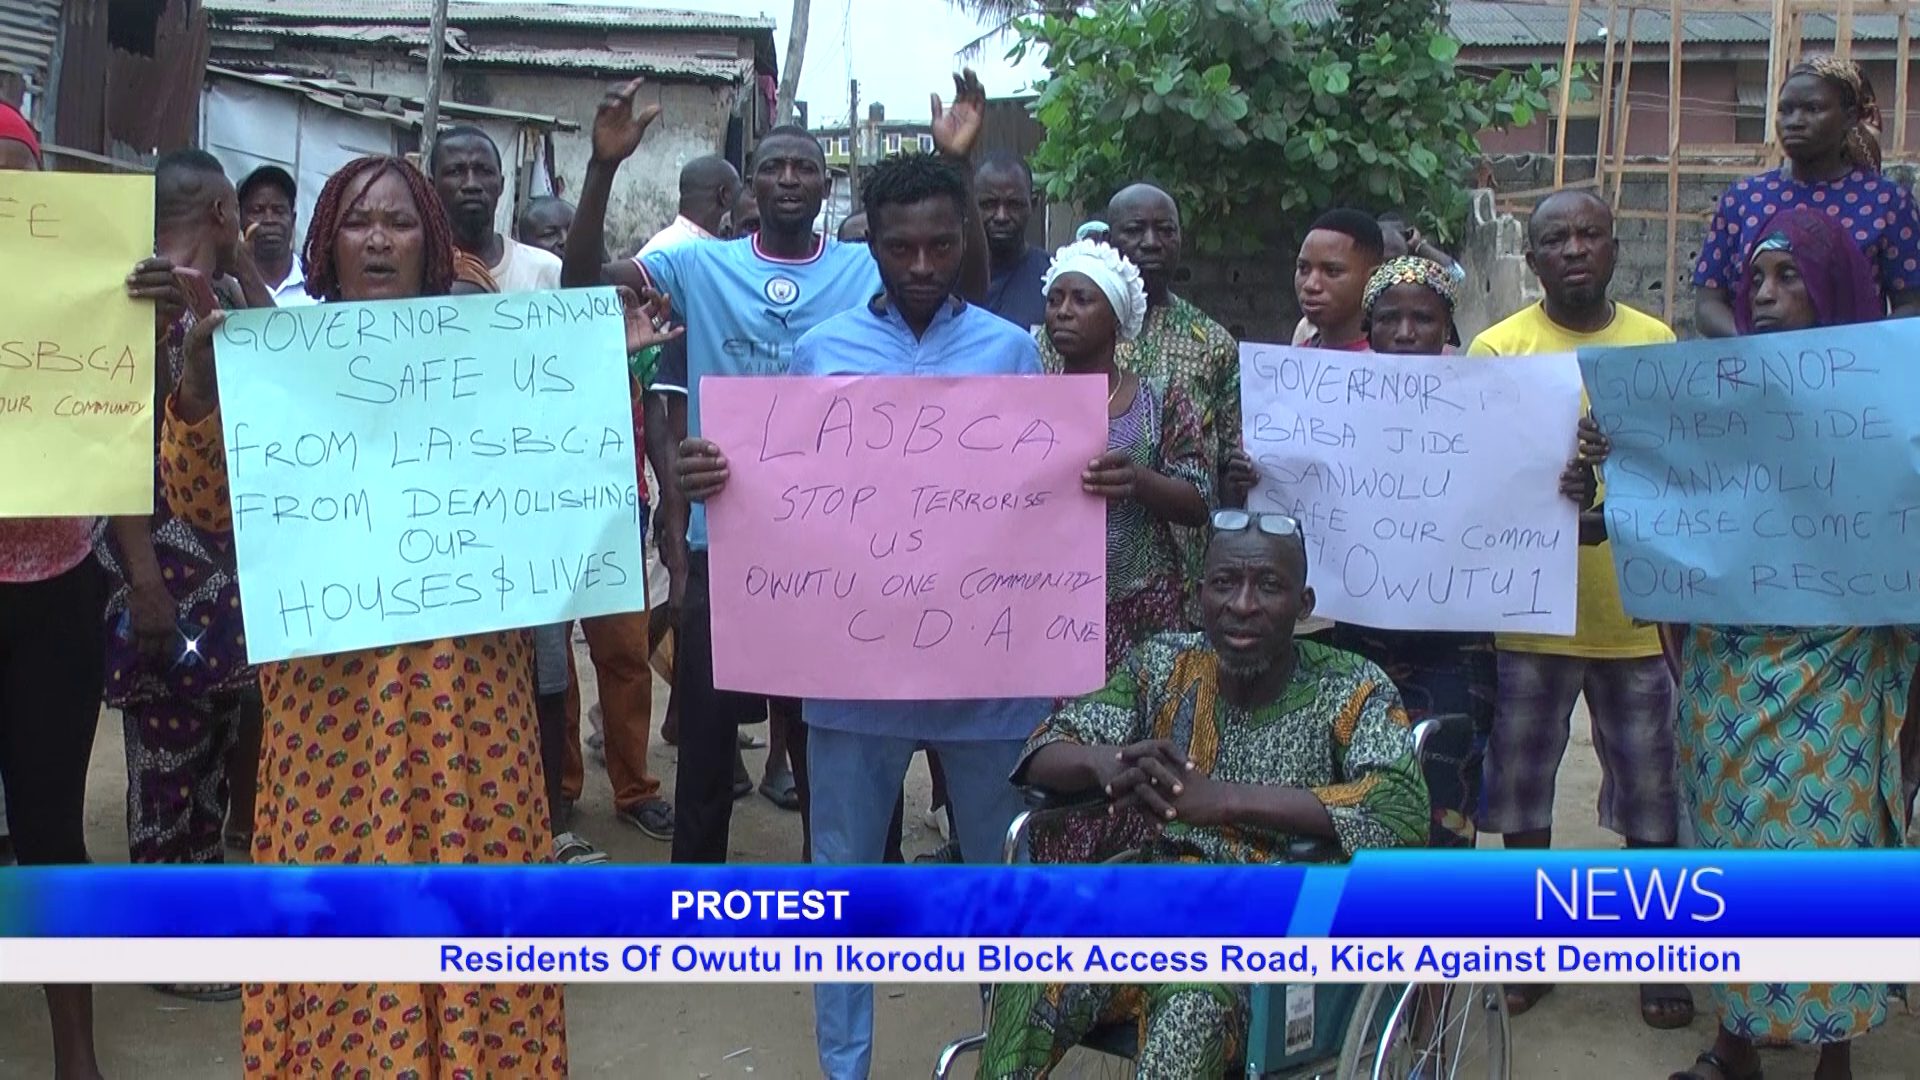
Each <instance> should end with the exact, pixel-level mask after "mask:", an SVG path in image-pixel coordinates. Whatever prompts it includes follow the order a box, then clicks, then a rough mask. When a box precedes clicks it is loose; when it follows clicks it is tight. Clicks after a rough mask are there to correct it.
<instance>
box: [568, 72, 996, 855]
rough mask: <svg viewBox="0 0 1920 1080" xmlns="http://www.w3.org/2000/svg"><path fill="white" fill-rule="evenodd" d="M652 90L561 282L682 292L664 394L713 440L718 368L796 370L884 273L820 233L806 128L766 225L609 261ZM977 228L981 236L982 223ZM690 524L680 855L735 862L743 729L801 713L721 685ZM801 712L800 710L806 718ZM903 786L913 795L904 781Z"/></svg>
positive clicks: (699, 549) (966, 147)
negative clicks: (705, 413) (609, 219)
mask: <svg viewBox="0 0 1920 1080" xmlns="http://www.w3.org/2000/svg"><path fill="white" fill-rule="evenodd" d="M641 85H642V80H639V79H636V80H634V81H632V82H630V83H628V84H627V85H626V86H624V87H622V88H620V89H619V90H616V91H614V92H613V93H611V94H609V95H607V98H606V100H604V101H603V102H602V103H601V105H600V108H599V110H598V112H597V113H595V115H594V121H593V157H592V159H591V160H590V161H589V162H588V165H587V173H586V178H585V180H584V181H583V182H582V184H581V186H580V205H579V208H578V209H577V210H576V211H575V214H574V219H573V228H572V230H570V231H569V232H568V234H567V247H566V258H565V265H564V266H563V268H562V272H561V281H562V283H563V284H565V285H567V286H580V285H598V284H601V283H603V282H604V283H607V284H613V285H625V286H628V287H629V288H632V289H634V290H636V291H639V290H643V289H656V290H658V291H660V292H662V293H666V294H668V295H669V296H671V297H672V300H673V306H674V309H675V313H676V315H677V316H678V317H679V318H680V319H681V320H682V321H684V322H685V323H686V326H687V334H686V341H687V348H686V350H685V357H686V370H683V371H674V370H669V369H667V368H665V367H664V366H663V368H662V370H661V371H660V373H659V374H658V375H657V376H656V377H655V379H654V385H653V389H655V390H659V391H667V392H668V393H667V395H666V396H667V397H668V398H669V399H670V400H673V401H674V402H675V403H674V404H672V405H670V406H669V410H668V420H669V424H670V425H671V426H673V427H676V428H679V429H680V430H683V431H685V432H686V434H688V435H691V436H695V437H696V438H695V439H694V440H690V441H692V442H697V441H698V440H697V436H698V435H699V434H700V380H701V379H702V378H703V377H705V376H708V375H736V376H737V375H784V374H786V373H787V367H788V364H789V362H790V361H792V360H793V359H794V357H795V344H796V343H797V342H798V341H799V340H800V338H801V336H802V335H804V334H805V333H806V332H807V331H809V330H812V329H813V328H814V327H816V326H818V325H820V324H821V323H822V322H824V321H826V320H827V319H829V318H831V317H833V316H835V315H839V314H840V313H841V312H844V311H847V310H849V309H853V308H858V307H860V305H862V304H864V303H866V302H867V300H868V299H869V298H871V297H872V296H874V295H875V294H876V293H878V292H879V291H880V288H881V281H880V274H879V271H878V269H877V268H876V266H875V264H874V260H873V258H872V257H871V256H870V255H869V254H868V252H867V249H866V248H864V247H861V246H859V245H857V244H847V245H842V244H839V243H836V242H833V241H830V240H828V239H827V238H825V237H821V236H816V235H815V234H814V231H813V223H814V220H815V218H817V217H818V216H819V213H820V205H821V203H822V202H823V201H824V200H825V198H826V192H827V183H828V177H827V164H826V157H825V155H824V154H823V153H822V151H821V149H820V143H819V141H818V140H816V139H815V138H814V137H813V136H812V135H810V134H808V133H807V132H806V131H805V130H804V129H801V128H793V127H778V128H775V129H773V130H772V131H770V132H768V133H767V134H766V135H765V136H764V137H763V138H762V139H761V140H760V145H759V146H758V147H757V148H756V149H755V150H754V155H753V163H752V166H751V168H749V169H748V182H749V183H750V184H752V186H753V193H754V198H755V199H756V200H757V201H758V203H759V207H760V228H759V230H758V231H756V232H755V233H754V234H753V235H751V236H746V237H742V238H740V239H738V240H730V241H726V242H724V243H722V242H717V241H716V242H712V243H701V244H685V245H680V246H677V247H672V248H668V249H665V250H661V251H654V252H650V253H648V254H646V255H644V256H641V257H640V258H638V259H637V260H627V259H623V260H620V261H618V262H613V263H608V264H605V265H602V264H601V262H600V258H599V252H600V251H601V250H602V249H603V247H602V245H603V239H604V234H605V231H606V228H605V226H606V213H607V201H608V198H609V196H610V195H611V193H612V190H613V177H614V174H615V172H616V171H617V170H618V168H619V166H620V163H621V162H622V161H624V160H626V159H627V158H628V157H630V156H632V154H633V152H634V151H635V150H636V149H638V148H639V145H640V140H641V138H642V137H643V136H644V135H645V134H646V131H647V128H648V127H649V126H650V125H651V124H652V122H653V121H654V120H655V119H656V118H657V117H658V116H659V114H660V107H659V106H658V105H648V106H645V107H643V108H641V109H639V110H638V111H637V112H636V111H635V108H634V98H635V95H636V94H637V93H638V92H639V90H640V88H641ZM954 90H955V95H954V105H953V107H952V108H950V109H945V110H936V114H935V116H934V121H933V125H932V127H933V139H934V142H935V144H936V145H937V146H938V147H939V148H940V153H941V154H942V155H943V156H950V157H958V158H965V157H966V155H967V154H968V153H969V152H970V151H971V150H972V147H973V145H974V143H975V141H976V140H977V139H978V138H979V136H980V132H981V130H982V128H983V126H984V122H985V113H986V91H985V90H984V89H983V88H982V87H981V86H980V82H979V80H978V79H976V78H974V77H973V76H972V73H970V72H969V73H968V74H967V76H966V77H965V79H964V80H963V79H961V78H958V77H956V78H955V80H954ZM971 231H972V232H973V233H976V234H977V233H978V232H979V226H978V223H977V222H976V223H972V229H971ZM966 246H967V247H968V248H969V249H970V253H969V255H968V262H969V265H970V270H969V276H970V277H973V278H977V279H978V281H977V286H976V287H975V288H974V289H973V291H975V292H980V293H984V292H985V288H986V281H987V272H986V262H987V260H986V250H985V248H986V241H985V239H984V237H982V238H980V239H979V241H978V243H977V245H976V244H973V243H971V242H969V243H968V244H967V245H966ZM955 258H959V251H958V249H956V252H955ZM952 284H953V283H952V282H948V283H947V286H948V287H951V286H952ZM675 390H677V391H679V393H677V394H675V393H673V392H672V391H675ZM655 468H656V470H657V469H658V468H659V466H658V465H657V464H656V466H655ZM677 471H678V470H677V469H675V468H674V467H673V466H672V465H671V464H670V465H669V469H668V470H667V471H666V472H662V473H661V482H662V484H663V485H664V484H667V483H671V482H672V481H671V480H670V479H669V477H670V476H672V475H673V474H674V473H676V472H677ZM663 505H665V501H664V500H663ZM682 525H683V523H681V522H678V521H674V520H670V519H669V520H658V519H656V522H655V528H656V530H657V532H658V533H659V545H660V558H661V561H662V562H664V563H666V564H667V567H668V569H669V571H670V572H671V573H672V574H673V575H674V578H675V584H676V591H681V592H683V596H682V597H681V602H680V605H679V606H680V624H679V627H678V629H677V631H676V635H675V644H674V691H675V693H676V694H680V695H683V696H682V701H681V711H680V730H679V733H678V734H679V750H680V757H679V762H678V764H677V765H676V767H675V772H674V831H673V861H674V862H677V863H693V862H699V863H719V862H725V861H727V839H728V832H729V829H730V827H731V822H732V815H733V762H734V754H735V750H736V749H737V738H738V732H739V725H740V724H741V723H754V722H757V721H758V720H759V719H760V718H762V717H765V716H766V715H767V714H768V710H769V709H770V708H771V709H773V710H775V711H776V712H780V713H781V714H782V715H789V714H788V713H786V710H787V709H788V708H790V707H791V705H792V703H791V702H789V701H788V700H787V699H782V698H768V697H766V696H763V695H757V694H745V693H740V692H737V691H731V690H718V689H716V688H715V687H714V685H713V629H712V621H711V608H710V606H709V601H708V589H707V557H706V549H707V520H706V512H705V509H704V508H703V507H699V506H698V505H696V506H695V507H694V508H693V511H692V515H691V519H690V520H689V521H687V522H685V523H684V526H685V529H684V539H683V536H682ZM797 712H798V710H797V709H794V710H793V714H791V715H793V720H794V723H795V725H796V726H797V724H798V719H799V718H798V716H797ZM795 780H796V781H797V782H798V783H799V786H800V794H801V799H802V808H801V812H802V814H803V815H807V814H809V813H810V809H809V807H808V806H807V803H806V798H807V791H808V786H809V785H808V784H807V778H806V777H804V776H796V777H795ZM894 791H895V795H897V794H898V791H899V785H898V784H896V785H895V788H894ZM888 809H889V810H891V809H892V803H891V802H889V803H888ZM883 822H884V819H883Z"/></svg>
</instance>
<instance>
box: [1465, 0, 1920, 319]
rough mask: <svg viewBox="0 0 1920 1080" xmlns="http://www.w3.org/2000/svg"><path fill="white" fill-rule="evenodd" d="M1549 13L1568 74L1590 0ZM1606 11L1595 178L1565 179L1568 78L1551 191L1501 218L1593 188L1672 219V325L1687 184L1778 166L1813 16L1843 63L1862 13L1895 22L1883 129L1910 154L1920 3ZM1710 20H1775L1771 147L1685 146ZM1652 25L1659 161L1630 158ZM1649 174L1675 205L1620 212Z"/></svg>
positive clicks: (1671, 0)
mask: <svg viewBox="0 0 1920 1080" xmlns="http://www.w3.org/2000/svg"><path fill="white" fill-rule="evenodd" d="M1542 6H1552V7H1561V6H1564V7H1565V8H1566V11H1567V34H1566V42H1565V45H1564V52H1563V53H1562V55H1561V65H1560V70H1561V71H1562V72H1566V71H1570V70H1572V68H1573V65H1574V63H1575V62H1576V59H1577V58H1576V56H1575V50H1576V47H1577V46H1578V45H1579V33H1580V18H1581V13H1582V10H1583V4H1582V0H1568V2H1567V3H1565V4H1564V5H1562V4H1559V3H1546V2H1544V0H1543V3H1542ZM1602 8H1604V9H1605V18H1606V25H1607V34H1606V37H1605V41H1604V44H1603V45H1602V53H1601V57H1600V61H1599V80H1600V86H1599V102H1600V111H1599V139H1598V142H1597V145H1596V147H1595V161H1594V175H1593V176H1591V177H1586V178H1582V179H1579V180H1575V181H1573V182H1571V183H1569V182H1568V181H1567V178H1566V174H1567V120H1568V107H1569V105H1570V103H1571V101H1572V91H1573V80H1572V79H1562V80H1561V81H1560V86H1559V102H1558V105H1559V108H1558V109H1557V110H1556V113H1555V118H1554V124H1555V126H1556V130H1555V139H1554V161H1553V186H1552V187H1548V188H1540V189H1535V190H1531V191H1516V192H1503V193H1501V197H1500V199H1499V203H1498V205H1499V207H1500V209H1501V210H1503V211H1507V212H1510V213H1521V214H1524V213H1525V212H1527V210H1528V209H1530V207H1531V205H1532V202H1533V200H1535V199H1537V198H1539V197H1540V196H1543V195H1545V194H1547V193H1548V192H1550V191H1555V190H1558V189H1560V188H1563V187H1590V188H1594V189H1595V190H1596V191H1597V192H1598V193H1599V194H1600V195H1601V196H1602V197H1604V198H1607V199H1609V200H1610V201H1611V202H1612V204H1613V209H1614V214H1615V216H1616V217H1618V218H1621V219H1626V220H1636V219H1637V220H1647V221H1660V222H1664V224H1665V228H1666V231H1665V236H1666V241H1667V265H1666V278H1665V283H1664V287H1663V297H1664V300H1665V304H1666V311H1665V316H1666V318H1667V320H1668V321H1669V322H1671V321H1672V319H1673V315H1674V310H1673V307H1674V298H1675V296H1676V295H1677V294H1678V286H1679V284H1680V281H1679V277H1678V275H1679V274H1680V273H1682V272H1684V270H1685V269H1686V268H1683V267H1680V266H1679V265H1678V257H1679V248H1680V244H1679V240H1678V233H1679V227H1680V224H1681V222H1682V221H1683V220H1685V219H1684V218H1683V216H1682V212H1681V208H1680V186H1681V178H1682V177H1686V176H1724V177H1726V178H1727V179H1728V181H1729V182H1731V181H1733V180H1735V179H1737V178H1739V177H1743V176H1748V175H1751V174H1753V173H1755V172H1758V171H1761V170H1763V169H1767V168H1772V167H1775V166H1777V165H1779V164H1780V162H1781V160H1782V153H1781V150H1780V142H1779V137H1778V135H1777V133H1776V132H1775V130H1774V127H1775V123H1774V121H1775V112H1776V110H1777V108H1778V104H1779V97H1780V85H1781V83H1783V82H1785V81H1786V76H1787V72H1788V71H1790V70H1792V68H1793V66H1794V65H1795V64H1797V63H1799V62H1800V59H1801V56H1802V53H1803V51H1805V48H1804V47H1805V34H1806V19H1807V16H1808V15H1810V14H1822V15H1830V16H1832V18H1833V22H1834V27H1835V30H1834V41H1833V52H1834V53H1835V54H1836V55H1838V56H1840V57H1842V58H1846V57H1848V56H1850V55H1851V54H1852V51H1853V37H1854V34H1853V25H1854V19H1855V18H1856V17H1857V16H1861V15H1878V16H1890V17H1893V18H1894V19H1895V20H1896V27H1897V32H1896V34H1895V38H1896V41H1895V70H1896V71H1897V72H1898V75H1899V77H1898V78H1896V79H1895V80H1894V85H1893V86H1892V87H1891V88H1887V87H1879V88H1877V89H1878V90H1879V91H1880V92H1881V93H1882V94H1885V93H1887V91H1888V90H1889V89H1891V92H1892V100H1891V102H1890V103H1889V102H1887V101H1885V100H1884V99H1883V100H1882V102H1881V112H1882V118H1883V131H1884V132H1885V133H1886V135H1887V136H1888V142H1887V145H1886V147H1885V150H1886V156H1887V158H1888V159H1889V160H1892V159H1895V158H1899V157H1903V156H1905V154H1906V152H1907V145H1906V144H1907V108H1908V88H1907V82H1908V80H1907V77H1906V76H1907V72H1908V70H1909V60H1910V43H1911V38H1912V31H1913V28H1914V27H1915V26H1916V25H1920V19H1914V18H1913V16H1914V14H1915V13H1916V11H1920V0H1604V2H1603V0H1590V2H1589V3H1588V4H1586V5H1585V6H1584V9H1585V10H1586V11H1587V12H1588V13H1591V14H1596V15H1597V14H1599V13H1600V10H1601V9H1602ZM1711 13H1730V14H1742V15H1764V16H1766V18H1767V21H1768V25H1769V26H1770V28H1771V32H1770V35H1769V39H1768V43H1767V84H1766V142H1765V143H1764V144H1698V143H1696V144H1687V143H1683V142H1682V141H1681V136H1680V118H1681V114H1682V111H1683V109H1682V100H1683V99H1682V97H1681V89H1682V85H1683V80H1682V75H1683V72H1684V70H1685V63H1684V62H1683V57H1682V55H1681V54H1682V46H1683V45H1684V44H1685V42H1686V34H1685V30H1684V23H1685V20H1686V18H1687V16H1689V15H1699V14H1711ZM1653 19H1664V20H1665V21H1666V23H1667V31H1668V32H1667V85H1666V99H1667V138H1666V153H1665V154H1664V156H1659V157H1655V158H1651V159H1649V158H1647V157H1642V158H1640V159H1637V160H1632V161H1629V160H1628V155H1627V136H1628V134H1629V127H1630V124H1631V121H1632V118H1633V109H1632V108H1631V107H1630V104H1629V102H1630V97H1629V94H1630V92H1631V90H1632V88H1633V63H1634V46H1635V42H1634V30H1635V25H1636V22H1638V23H1639V25H1641V26H1645V25H1646V24H1647V22H1648V21H1649V20H1653ZM1644 56H1645V54H1644V52H1643V53H1642V57H1643V58H1644ZM1642 174H1664V175H1665V177H1666V182H1667V183H1666V189H1667V201H1666V209H1665V210H1664V211H1660V210H1644V209H1632V208H1625V209H1623V208H1622V207H1621V205H1620V201H1621V192H1622V191H1623V189H1624V187H1625V184H1626V180H1627V177H1629V176H1633V175H1642ZM1690 213H1691V212H1690Z"/></svg>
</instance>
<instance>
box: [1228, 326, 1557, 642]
mask: <svg viewBox="0 0 1920 1080" xmlns="http://www.w3.org/2000/svg"><path fill="white" fill-rule="evenodd" d="M1240 393H1241V400H1242V407H1241V410H1242V417H1243V419H1242V426H1243V435H1244V437H1245V440H1246V447H1247V453H1248V454H1250V455H1251V456H1252V457H1253V459H1254V463H1255V466H1256V467H1257V469H1258V470H1259V473H1260V484H1259V486H1258V487H1256V488H1255V489H1254V491H1253V494H1252V495H1251V496H1250V497H1249V499H1248V504H1247V505H1248V509H1250V510H1253V511H1256V512H1257V511H1280V512H1282V513H1287V514H1291V515H1293V516H1294V517H1296V518H1299V519H1300V522H1301V525H1302V527H1303V530H1304V531H1305V533H1306V538H1307V561H1308V579H1309V581H1310V582H1311V583H1312V585H1313V586H1314V592H1315V593H1316V594H1317V597H1318V608H1317V612H1318V614H1321V615H1324V616H1326V617H1328V618H1332V619H1338V620H1340V621H1342V622H1351V623H1357V624H1360V625H1364V626H1375V627H1381V628H1383V629H1391V630H1460V631H1466V630H1479V631H1486V630H1500V631H1523V632H1532V633H1546V634H1571V633H1572V632H1573V624H1574V594H1575V590H1576V575H1577V565H1578V551H1579V548H1578V539H1579V537H1578V535H1577V533H1576V526H1577V514H1578V511H1577V508H1576V507H1575V506H1574V505H1573V503H1572V502H1571V501H1569V500H1567V499H1565V498H1563V497H1561V496H1560V495H1559V493H1558V488H1559V476H1560V471H1561V469H1562V468H1563V467H1564V466H1565V464H1566V462H1567V459H1568V458H1569V457H1571V456H1572V453H1573V448H1574V429H1575V424H1576V423H1577V422H1578V419H1579V411H1580V386H1579V373H1578V371H1577V370H1576V369H1575V367H1574V363H1573V357H1572V356H1570V355H1558V356H1529V357H1521V358H1513V359H1481V358H1467V357H1459V356H1386V355H1373V354H1356V353H1344V352H1331V351H1323V350H1314V349H1293V348H1287V347H1285V346H1278V345H1255V344H1245V345H1242V346H1241V347H1240Z"/></svg>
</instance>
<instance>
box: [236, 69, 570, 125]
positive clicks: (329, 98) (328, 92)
mask: <svg viewBox="0 0 1920 1080" xmlns="http://www.w3.org/2000/svg"><path fill="white" fill-rule="evenodd" d="M207 73H208V74H210V75H217V76H220V77H222V78H228V79H241V80H244V81H246V82H250V83H257V84H259V85H261V86H271V87H274V88H276V89H280V90H286V91H289V92H291V93H295V94H302V95H304V96H306V97H308V98H310V99H312V100H313V101H316V102H319V103H320V104H322V105H326V106H328V107H330V108H335V109H340V110H341V111H343V112H351V113H355V114H358V115H360V116H370V117H379V118H384V119H387V120H392V121H395V122H397V123H401V124H409V123H410V124H413V125H415V126H418V124H419V123H420V113H421V111H422V109H423V105H422V103H421V100H420V99H419V98H417V97H412V96H409V95H406V94H379V93H373V92H371V91H369V90H368V89H367V88H366V87H364V86H355V85H353V84H352V83H343V82H340V81H338V80H335V79H322V78H299V77H294V76H289V75H280V74H272V75H262V74H252V73H249V72H244V71H237V70H234V69H233V68H230V67H224V66H221V65H216V64H208V65H207ZM440 115H441V116H442V117H443V118H446V117H468V118H493V119H500V120H514V121H519V122H522V123H530V124H538V125H540V126H542V127H550V128H558V129H559V130H561V131H577V130H579V127H580V125H579V124H576V123H574V122H573V121H571V120H563V119H561V118H559V117H557V116H547V115H545V114H543V113H531V112H521V111H520V110H518V109H495V108H490V107H488V106H485V105H469V104H466V103H465V102H460V101H442V102H441V103H440Z"/></svg>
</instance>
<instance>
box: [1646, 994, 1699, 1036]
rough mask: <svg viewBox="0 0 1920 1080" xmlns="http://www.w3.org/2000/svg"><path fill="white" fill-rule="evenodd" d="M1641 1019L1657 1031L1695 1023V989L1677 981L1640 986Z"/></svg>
mask: <svg viewBox="0 0 1920 1080" xmlns="http://www.w3.org/2000/svg"><path fill="white" fill-rule="evenodd" d="M1640 1019H1641V1020H1642V1021H1644V1022H1645V1023H1646V1025H1647V1026H1648V1027H1650V1028H1652V1029H1654V1030H1655V1031H1675V1030H1678V1029H1680V1028H1683V1027H1686V1026H1687V1025H1689V1024H1691V1023H1693V991H1691V990H1689V989H1687V988H1686V987H1684V986H1681V985H1679V984H1677V983H1645V984H1643V985H1642V986H1641V987H1640Z"/></svg>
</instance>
